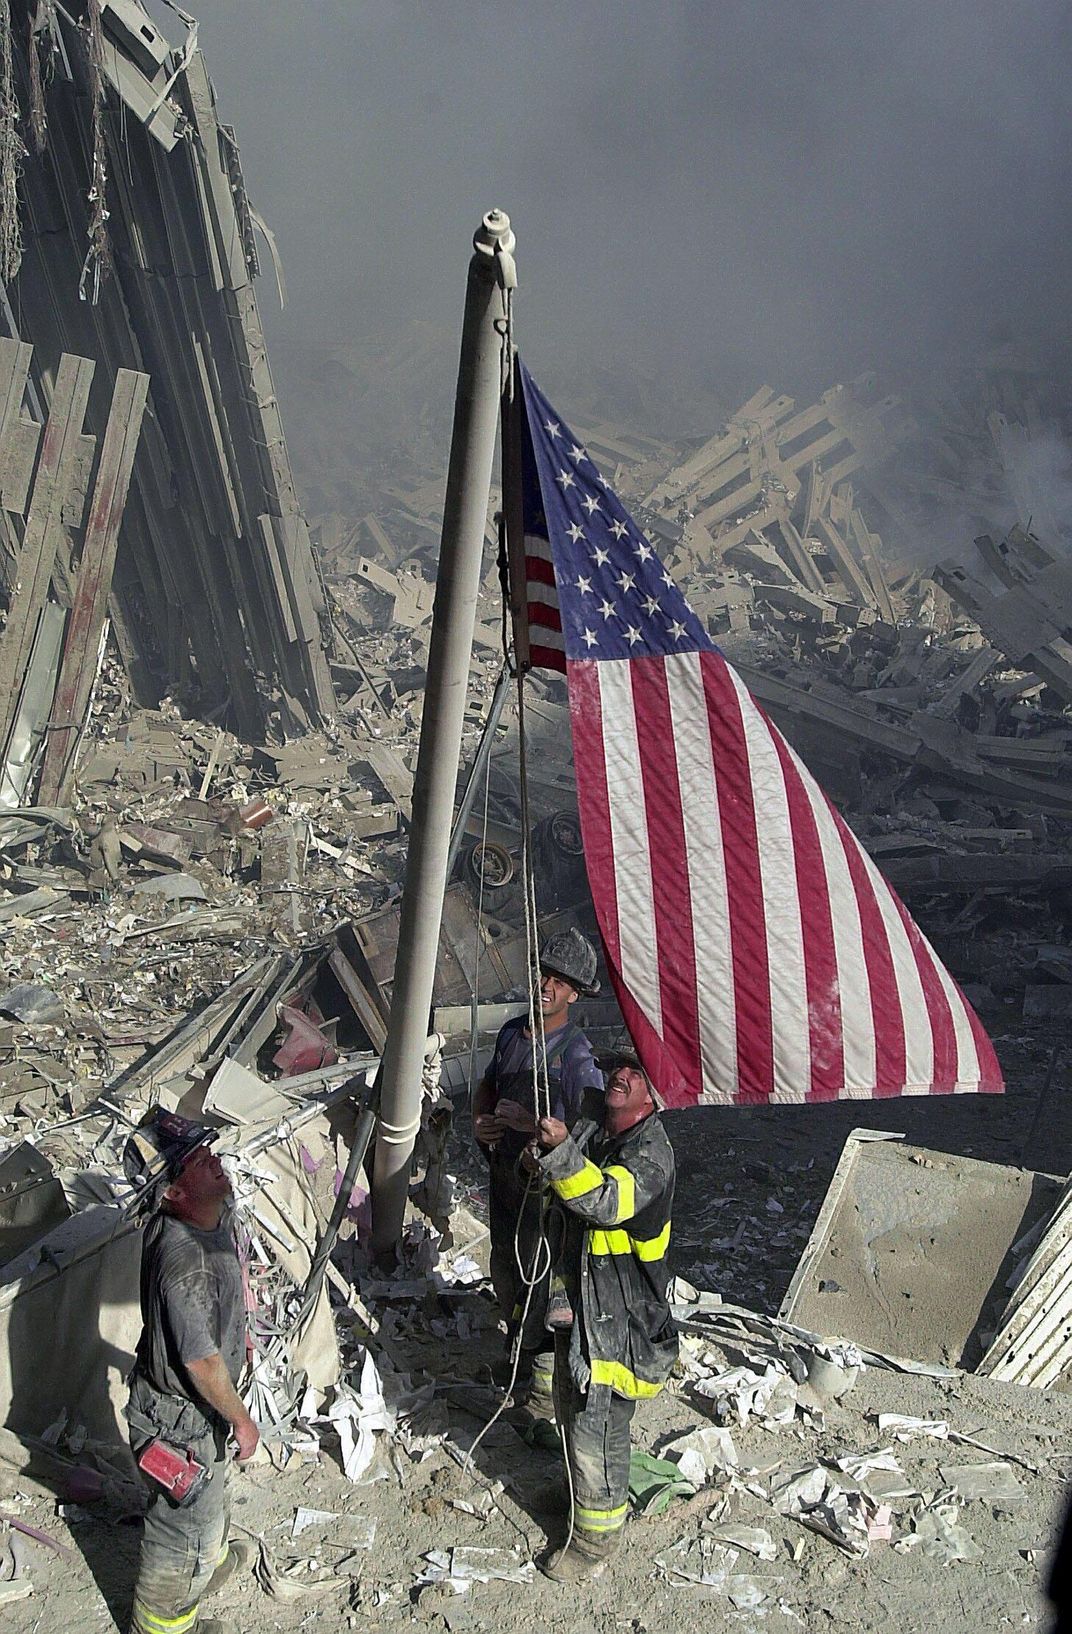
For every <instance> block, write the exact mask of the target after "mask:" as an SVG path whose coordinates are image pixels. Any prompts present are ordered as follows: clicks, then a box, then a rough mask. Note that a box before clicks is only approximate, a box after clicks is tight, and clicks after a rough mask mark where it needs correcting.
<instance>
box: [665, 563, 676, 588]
mask: <svg viewBox="0 0 1072 1634" xmlns="http://www.w3.org/2000/svg"><path fill="white" fill-rule="evenodd" d="M663 583H664V584H665V585H666V587H667V589H668V590H672V589H673V588H674V580H673V575H672V574H670V573H668V572H667V571H666V569H665V567H664V568H663Z"/></svg>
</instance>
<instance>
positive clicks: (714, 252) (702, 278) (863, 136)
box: [161, 0, 1072, 430]
mask: <svg viewBox="0 0 1072 1634" xmlns="http://www.w3.org/2000/svg"><path fill="white" fill-rule="evenodd" d="M161 15H162V17H166V16H167V14H166V13H162V14H161ZM170 31H171V32H172V34H174V32H175V30H174V19H172V20H171V24H170ZM1070 32H1072V24H1070V20H1069V12H1068V9H1067V7H1066V6H1065V5H1064V4H1063V3H1062V0H1033V3H1032V4H1031V5H1030V6H1026V7H1023V6H1020V7H1010V6H1008V4H1007V0H945V3H944V4H942V5H940V6H935V5H934V4H933V3H932V0H892V3H891V4H889V5H882V6H860V5H859V4H858V3H855V0H852V3H850V0H822V3H818V0H800V3H798V4H795V5H793V6H781V5H770V4H764V3H761V0H747V3H746V0H717V3H715V0H703V3H698V0H692V3H690V0H617V3H616V4H614V5H612V6H611V5H607V4H606V3H605V0H602V3H599V4H595V3H593V0H540V3H539V4H536V5H521V4H507V5H502V4H491V3H485V0H460V3H458V4H451V5H448V4H446V3H445V0H440V3H435V4H433V3H429V0H425V3H423V4H417V3H414V0H361V3H360V4H357V3H355V0H306V3H304V4H301V5H297V6H295V5H294V4H293V0H214V4H213V5H212V6H211V7H205V8H203V10H202V16H201V30H200V42H201V44H202V46H203V48H204V50H205V52H206V56H207V59H208V63H209V67H210V72H211V73H212V75H213V78H214V81H215V84H216V88H217V92H218V96H219V101H220V106H221V110H222V113H223V116H224V117H225V118H226V119H228V120H229V121H231V122H233V123H234V125H235V126H236V129H237V133H238V137H239V141H240V144H241V148H242V156H243V162H244V166H245V171H246V177H247V181H248V184H249V189H250V193H251V196H252V198H253V200H254V203H255V204H256V206H257V208H258V209H259V210H260V211H261V212H262V213H263V214H264V215H265V216H266V217H267V219H268V221H269V222H270V224H271V225H272V227H273V229H274V230H275V232H276V234H277V236H278V240H279V244H280V247H281V250H282V254H283V258H284V262H285V266H286V271H287V280H288V285H289V293H290V301H289V305H288V309H287V311H286V312H285V313H283V314H282V315H272V313H271V310H270V309H271V307H272V306H273V304H274V295H273V293H272V291H271V289H270V287H269V286H268V281H267V280H265V283H264V284H263V285H262V301H263V304H264V306H265V309H266V315H267V317H268V321H269V325H270V332H271V336H272V339H273V341H276V340H277V339H278V341H279V342H281V343H282V346H281V350H280V352H279V356H280V358H284V357H285V358H293V357H294V356H295V355H296V354H297V352H298V351H299V350H300V349H302V348H312V349H314V350H315V351H317V352H318V353H320V352H325V351H327V352H330V350H331V349H332V348H333V347H334V346H336V345H339V344H346V343H348V342H350V341H352V340H353V339H354V338H355V337H362V338H363V343H364V342H365V341H366V340H367V338H368V337H376V336H380V335H384V334H390V333H398V332H404V331H405V329H406V327H407V325H408V324H409V323H410V321H411V320H413V319H416V318H419V319H421V320H427V321H428V322H430V323H431V324H432V325H433V326H435V327H437V328H442V330H443V331H444V333H445V334H447V335H451V336H456V334H457V329H458V323H459V319H460V310H461V303H462V298H463V291H464V277H465V265H466V261H467V256H468V246H469V239H470V236H471V233H472V231H473V228H474V227H475V225H476V224H477V222H478V220H479V217H480V215H481V213H482V211H483V210H484V209H485V208H487V207H488V206H489V205H492V204H496V205H501V206H502V207H504V208H505V209H507V210H509V211H510V213H511V215H512V217H513V220H514V224H515V228H516V230H517V234H518V264H519V269H520V276H521V291H520V294H519V298H518V324H519V336H520V340H521V343H522V346H523V350H524V351H525V353H526V354H527V356H528V357H529V360H530V361H531V362H532V364H533V367H534V368H536V369H537V370H538V371H539V372H541V374H542V375H543V376H544V377H545V378H547V377H548V376H549V374H550V373H551V372H552V371H553V370H554V368H555V366H556V360H562V359H567V358H574V359H580V360H581V361H582V362H583V361H585V360H589V361H591V362H593V363H594V362H596V361H601V362H602V363H603V364H604V365H609V366H610V367H612V368H616V369H619V370H621V371H622V372H623V373H625V374H626V375H629V374H631V373H633V372H636V373H638V374H639V375H641V376H648V377H650V378H651V379H653V380H656V381H658V382H663V383H670V384H671V385H672V386H674V387H677V386H680V387H681V388H682V389H684V390H695V391H697V392H700V393H706V392H713V393H714V394H715V395H716V397H717V398H718V399H719V400H721V401H722V402H724V403H725V404H726V405H727V406H731V405H732V404H733V402H734V401H735V400H739V399H740V398H741V397H742V396H743V395H747V394H748V393H750V392H751V391H752V390H754V389H755V387H756V386H757V385H758V384H759V383H760V382H762V381H769V382H770V383H771V384H773V385H776V386H777V387H778V388H779V389H785V390H788V391H790V392H792V393H793V394H794V395H797V396H799V397H802V398H806V397H807V396H808V394H809V393H811V392H814V391H816V390H819V389H821V388H822V387H825V386H826V385H828V384H829V383H830V382H831V381H833V380H837V379H846V378H850V377H852V376H854V375H856V374H859V373H861V372H862V371H863V370H865V369H869V368H875V369H877V370H878V371H879V373H880V375H882V376H883V378H884V379H888V380H890V381H891V382H893V383H895V384H898V385H901V386H904V385H910V384H911V383H912V382H913V381H914V380H916V379H919V378H926V377H929V376H931V375H932V374H933V373H935V372H936V371H940V370H943V369H952V368H954V367H957V366H959V365H960V364H962V363H965V362H968V361H970V360H972V359H974V358H976V357H977V356H978V355H979V353H980V351H981V350H983V349H985V348H987V347H989V346H992V345H993V344H995V343H997V342H998V341H1002V342H1005V343H1011V344H1013V345H1016V346H1021V347H1023V348H1026V349H1027V350H1028V351H1030V352H1031V353H1032V354H1033V355H1035V356H1039V355H1042V356H1043V357H1044V359H1045V360H1046V361H1047V362H1051V361H1054V360H1056V357H1057V355H1058V352H1063V350H1064V348H1065V347H1066V345H1067V341H1068V338H1069V334H1068V330H1069V306H1068V301H1067V290H1068V288H1069V284H1070V273H1072V264H1070V263H1072V233H1070V231H1069V227H1070V222H1069V219H1068V218H1069V213H1070V208H1072V206H1070V202H1069V201H1070V198H1072V192H1070V189H1069V188H1068V185H1067V178H1066V175H1065V160H1064V154H1065V152H1066V151H1067V131H1068V127H1069V112H1070V103H1072V76H1070V75H1069V74H1068V72H1067V63H1068V60H1069V34H1070ZM1054 366H1055V367H1056V363H1055V361H1054ZM289 367H290V366H289V364H286V363H284V366H283V369H282V371H281V372H282V375H283V378H282V379H281V382H280V384H281V389H282V393H283V397H284V407H286V393H287V385H288V380H287V373H288V370H289ZM448 373H449V371H448ZM645 429H655V428H653V427H647V428H645ZM699 429H701V430H702V429H705V428H704V427H703V426H701V427H700V428H699Z"/></svg>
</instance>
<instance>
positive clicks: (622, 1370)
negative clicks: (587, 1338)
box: [592, 1356, 662, 1401]
mask: <svg viewBox="0 0 1072 1634" xmlns="http://www.w3.org/2000/svg"><path fill="white" fill-rule="evenodd" d="M592 1383H593V1384H606V1385H609V1386H610V1388H611V1389H612V1390H616V1391H617V1393H618V1395H619V1396H628V1398H629V1400H630V1401H640V1400H641V1399H643V1398H646V1397H648V1396H657V1395H658V1394H659V1391H660V1390H661V1389H662V1385H661V1384H649V1383H648V1380H647V1379H638V1378H637V1376H636V1374H635V1373H631V1372H630V1371H629V1369H628V1368H627V1367H626V1366H624V1364H623V1363H622V1362H606V1361H601V1360H598V1359H597V1358H596V1357H594V1356H593V1358H592Z"/></svg>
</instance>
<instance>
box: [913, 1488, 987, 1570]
mask: <svg viewBox="0 0 1072 1634" xmlns="http://www.w3.org/2000/svg"><path fill="white" fill-rule="evenodd" d="M959 1515H960V1510H959V1509H958V1508H957V1506H956V1504H951V1503H939V1504H935V1505H933V1506H932V1507H930V1508H928V1509H922V1510H920V1512H919V1514H918V1515H916V1516H915V1517H914V1519H913V1521H912V1528H913V1533H914V1535H915V1537H916V1538H918V1539H919V1547H920V1548H921V1549H922V1551H923V1553H924V1554H925V1555H927V1556H928V1557H929V1558H930V1559H931V1560H938V1561H941V1562H942V1564H943V1565H951V1564H952V1563H953V1562H955V1561H958V1560H963V1561H968V1562H974V1561H977V1560H982V1558H983V1551H982V1549H980V1547H979V1545H978V1544H977V1543H976V1542H975V1540H974V1539H973V1538H971V1537H969V1535H968V1533H967V1532H966V1531H965V1530H964V1527H963V1526H962V1525H961V1524H960V1521H959V1519H958V1517H959Z"/></svg>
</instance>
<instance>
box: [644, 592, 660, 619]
mask: <svg viewBox="0 0 1072 1634" xmlns="http://www.w3.org/2000/svg"><path fill="white" fill-rule="evenodd" d="M644 611H645V612H646V613H647V614H648V615H649V616H650V615H651V614H652V613H657V612H658V611H659V598H658V597H657V596H645V597H644Z"/></svg>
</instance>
